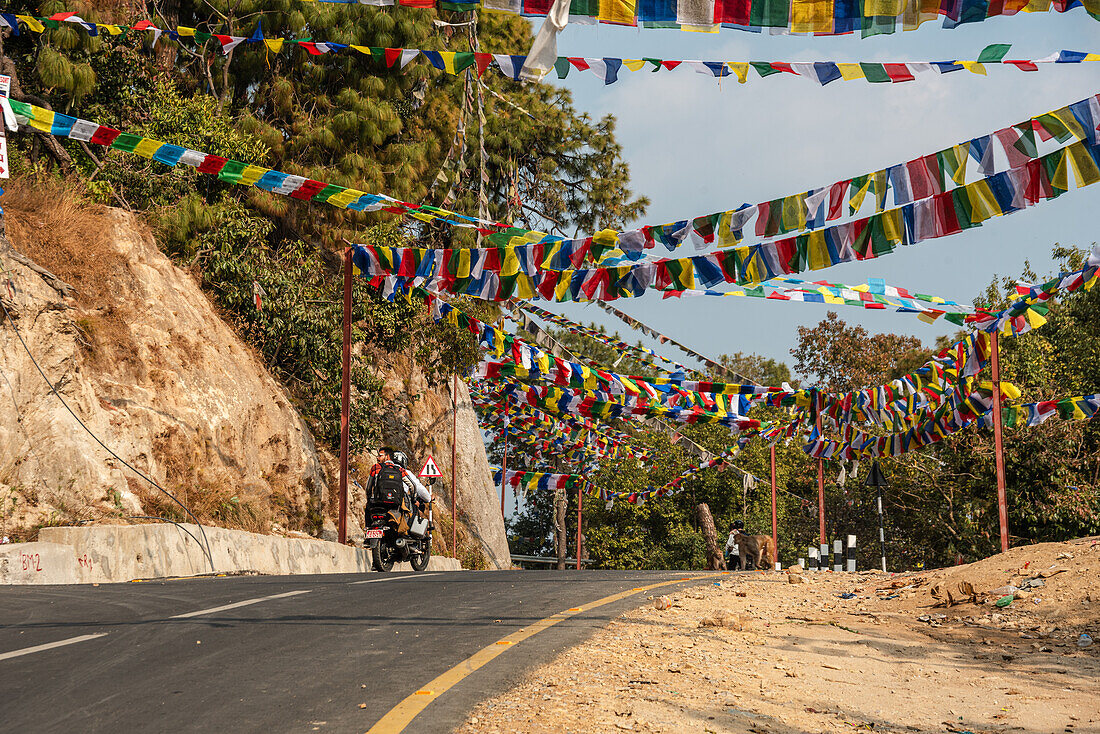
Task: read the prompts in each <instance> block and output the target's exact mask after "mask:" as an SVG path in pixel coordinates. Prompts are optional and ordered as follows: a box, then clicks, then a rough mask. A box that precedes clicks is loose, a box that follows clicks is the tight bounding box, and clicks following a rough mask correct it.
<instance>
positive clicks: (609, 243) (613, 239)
mask: <svg viewBox="0 0 1100 734" xmlns="http://www.w3.org/2000/svg"><path fill="white" fill-rule="evenodd" d="M592 244H595V245H600V246H601V247H614V246H615V245H617V244H619V233H618V232H616V231H615V230H613V229H601V230H600V231H599V232H597V233H596V234H594V235H592Z"/></svg>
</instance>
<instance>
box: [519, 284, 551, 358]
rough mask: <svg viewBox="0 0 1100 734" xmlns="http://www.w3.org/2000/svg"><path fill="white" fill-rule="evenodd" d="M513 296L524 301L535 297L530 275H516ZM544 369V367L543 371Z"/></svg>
mask: <svg viewBox="0 0 1100 734" xmlns="http://www.w3.org/2000/svg"><path fill="white" fill-rule="evenodd" d="M514 297H515V298H522V299H523V300H525V301H526V300H528V299H531V298H534V297H535V284H534V283H533V282H531V276H530V275H527V274H526V273H520V274H519V275H518V276H516V291H515V294H514ZM540 364H541V363H540ZM545 371H546V370H545V369H544V370H543V372H545Z"/></svg>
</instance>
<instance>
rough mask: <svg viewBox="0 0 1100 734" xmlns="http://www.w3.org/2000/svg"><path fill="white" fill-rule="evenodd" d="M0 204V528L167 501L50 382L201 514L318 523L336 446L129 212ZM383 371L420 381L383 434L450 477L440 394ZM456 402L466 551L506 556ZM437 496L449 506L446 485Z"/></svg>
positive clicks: (444, 400)
mask: <svg viewBox="0 0 1100 734" xmlns="http://www.w3.org/2000/svg"><path fill="white" fill-rule="evenodd" d="M7 214H8V216H7V217H6V219H7V224H8V235H9V237H10V240H8V239H0V264H2V265H3V271H2V272H0V298H3V303H4V305H5V307H6V308H7V309H8V311H9V313H10V314H11V322H8V321H7V320H5V319H4V318H3V313H0V406H3V407H0V535H9V536H12V537H13V538H16V539H30V538H31V537H32V536H33V535H34V534H35V532H36V530H37V528H39V527H42V526H44V525H66V524H75V523H83V522H115V523H118V522H127V521H131V520H130V519H131V518H134V517H137V516H141V515H156V516H166V517H172V518H173V519H175V518H178V517H180V512H179V510H178V507H176V506H175V505H174V504H173V503H172V502H171V500H169V499H168V498H167V497H166V496H165V495H164V494H162V493H161V492H159V491H158V490H157V489H156V488H155V487H153V486H152V485H151V484H150V483H149V482H147V481H145V480H143V479H142V478H141V477H139V476H138V474H137V473H135V472H134V471H131V470H130V469H127V468H126V467H125V466H123V464H122V463H121V462H120V461H119V460H118V459H116V458H114V457H112V456H111V454H110V453H108V451H107V450H106V449H105V448H104V447H103V446H101V445H100V444H99V443H97V441H96V438H93V436H92V435H90V434H89V432H87V431H85V430H84V429H83V428H81V426H80V423H79V422H78V421H77V419H76V417H74V416H73V415H72V414H70V413H69V412H68V411H67V410H66V408H65V407H64V405H63V404H62V402H61V400H59V399H58V396H60V397H61V398H63V399H64V401H65V402H66V403H68V405H69V407H70V408H71V409H72V412H73V413H75V416H77V417H79V419H80V420H81V421H83V422H84V424H86V425H87V427H88V428H89V429H90V431H91V433H92V434H94V435H95V437H98V438H99V439H100V440H102V442H103V444H105V445H106V446H107V447H110V449H112V450H113V451H114V452H115V453H117V454H118V456H119V457H121V458H122V459H124V460H125V461H126V462H128V463H129V464H131V465H132V466H133V468H134V469H136V470H138V471H140V472H142V473H144V474H145V475H147V476H148V477H149V478H150V479H152V480H153V481H155V482H156V483H158V484H159V485H160V486H162V487H164V488H165V489H166V490H168V491H169V492H172V493H173V494H175V495H177V496H178V497H179V498H180V499H181V500H182V501H183V502H184V503H185V504H187V505H188V506H189V507H190V508H191V509H192V510H193V511H195V513H196V514H198V515H199V516H200V518H202V519H203V521H204V522H209V523H212V524H217V525H223V526H227V527H238V528H243V529H247V530H252V531H254V532H263V533H267V532H272V531H275V532H280V531H304V532H309V533H310V534H321V533H322V531H323V528H326V527H327V528H328V529H329V531H330V532H331V528H332V527H333V526H332V523H331V518H332V517H333V516H334V514H335V502H334V497H333V494H334V492H333V491H330V488H332V489H334V488H335V474H334V473H333V472H332V468H333V467H334V466H335V462H334V461H332V459H331V457H328V456H326V455H325V454H324V453H323V452H321V451H319V450H318V447H317V446H316V445H315V442H314V440H313V437H312V435H311V433H310V430H309V428H308V426H307V425H306V424H305V423H304V422H303V420H302V419H301V418H300V416H299V415H298V413H297V412H296V411H295V409H294V407H293V405H292V403H291V400H290V397H289V396H288V395H287V394H286V393H285V391H284V390H283V389H282V388H281V386H280V385H279V384H278V383H277V382H276V381H275V380H274V379H273V378H272V377H271V376H270V375H269V374H268V372H267V371H266V369H265V368H264V366H263V364H262V363H261V362H260V361H259V360H258V359H257V357H256V356H255V355H254V354H253V353H252V352H251V351H250V350H249V349H248V347H247V346H246V345H244V344H243V343H241V341H240V340H239V339H238V338H237V336H236V334H235V333H234V332H233V331H232V329H230V328H229V327H228V326H227V325H226V324H225V322H224V321H222V320H221V318H220V317H219V316H218V314H217V312H216V310H215V309H214V307H213V306H212V305H211V304H210V302H209V301H208V300H207V298H206V297H205V295H204V294H203V293H202V291H201V290H200V288H199V286H198V284H197V283H196V282H195V280H194V279H193V278H192V277H191V275H190V274H188V273H187V272H185V271H183V270H180V269H179V268H177V267H175V266H174V265H173V264H172V263H171V262H170V261H169V260H168V258H166V257H165V256H164V255H163V254H162V253H161V252H160V251H159V250H158V248H157V246H156V244H155V242H154V240H153V238H152V236H151V235H150V234H149V232H148V231H147V229H146V228H145V226H144V225H143V223H142V222H141V221H140V220H138V219H137V218H136V217H134V216H132V215H129V214H127V213H125V212H122V211H120V210H114V209H98V208H89V207H84V206H82V205H80V204H77V203H74V202H73V201H58V202H50V203H49V205H39V206H34V207H29V210H24V211H19V210H18V209H17V210H16V211H9V212H8V213H7ZM44 268H46V269H48V271H47V270H45V269H44ZM50 271H52V272H50ZM55 274H56V276H57V277H54V275H55ZM9 280H10V286H9V285H8V282H9ZM70 286H71V287H70ZM13 326H14V327H16V328H17V329H18V334H19V335H20V336H22V339H23V342H25V347H24V345H23V343H21V342H20V339H19V338H18V336H17V334H16V331H15V329H13V328H12V327H13ZM32 357H33V360H32ZM34 360H36V361H37V363H38V365H39V366H40V367H41V370H42V372H43V373H44V374H45V376H46V377H47V378H48V379H49V380H50V381H51V382H52V383H53V384H54V385H55V386H56V387H57V393H58V396H55V395H54V394H52V392H51V388H50V386H49V385H48V384H47V383H46V381H45V380H44V379H43V377H42V375H41V374H40V373H39V371H38V367H36V366H35V362H34ZM383 374H385V375H386V380H387V392H388V393H391V394H392V395H393V396H399V394H400V393H402V392H404V393H405V394H406V395H407V394H409V391H413V392H412V394H417V395H421V399H420V400H418V401H412V402H408V401H406V402H407V403H408V405H409V407H408V409H398V410H395V412H394V416H395V421H394V425H393V426H390V427H387V436H388V437H391V439H392V442H393V443H394V444H396V445H399V446H402V447H403V448H405V449H407V450H408V452H409V453H410V455H412V456H413V457H414V459H415V460H417V461H422V460H423V459H424V458H426V453H433V454H434V455H435V459H436V461H437V462H438V463H439V464H440V465H441V467H443V468H444V472H445V473H447V474H448V485H447V486H448V487H449V474H450V472H449V465H450V429H451V420H450V418H451V411H450V398H449V394H448V393H447V392H446V391H445V390H444V391H442V392H441V391H439V390H431V389H428V387H427V385H426V384H424V383H423V377H422V375H421V374H420V373H419V372H418V370H416V368H415V366H414V365H411V364H402V363H400V361H399V362H398V363H395V364H394V366H393V369H392V370H389V369H387V370H384V372H383ZM399 375H403V376H399ZM461 388H462V386H461V385H460V397H463V396H465V392H464V390H462V389H461ZM464 405H465V407H464V408H463V409H461V410H460V415H459V432H460V439H459V440H460V443H459V453H460V468H461V471H462V474H463V477H462V479H461V480H460V502H461V503H463V510H464V512H460V519H462V518H463V517H466V518H468V519H467V523H466V524H467V525H468V528H466V527H461V524H460V528H461V530H462V531H463V533H462V534H463V535H465V536H466V537H467V538H468V539H477V538H480V539H481V542H476V546H477V553H475V554H474V555H477V556H479V557H481V558H483V559H484V561H485V562H486V564H485V565H488V566H489V567H501V566H504V567H506V566H507V562H508V561H507V553H508V551H507V543H506V541H505V539H504V531H503V524H502V522H501V520H500V516H499V512H497V513H496V514H495V515H493V514H492V513H488V512H487V511H486V508H487V507H488V506H490V505H491V502H492V500H491V498H492V497H495V492H494V491H493V488H492V485H491V480H489V478H488V465H487V463H486V460H485V453H484V448H483V446H482V443H481V439H480V435H479V434H478V431H477V425H476V421H475V420H474V418H473V412H472V410H470V409H469V405H468V399H466V402H465V404H464ZM326 468H327V469H328V470H329V471H328V472H326ZM416 468H419V466H418V467H416ZM437 495H438V496H440V498H441V500H442V506H443V509H444V515H446V516H447V517H448V518H449V513H448V512H447V511H446V508H449V506H450V492H449V490H444V491H439V492H437ZM487 495H488V496H487ZM352 500H353V505H352V511H351V514H350V520H351V524H350V529H351V532H352V533H353V534H354V532H355V531H356V530H359V531H360V532H361V518H362V497H361V495H360V493H356V492H354V485H353V492H352ZM447 531H448V532H447V533H446V542H447V543H448V544H449V542H450V533H449V526H448V527H447ZM440 534H441V535H442V533H440Z"/></svg>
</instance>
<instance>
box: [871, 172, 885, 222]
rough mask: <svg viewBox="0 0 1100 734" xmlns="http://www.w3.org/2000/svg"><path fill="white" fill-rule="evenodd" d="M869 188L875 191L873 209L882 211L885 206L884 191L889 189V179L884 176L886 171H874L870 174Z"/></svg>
mask: <svg viewBox="0 0 1100 734" xmlns="http://www.w3.org/2000/svg"><path fill="white" fill-rule="evenodd" d="M871 182H872V186H871V190H872V191H874V192H875V211H879V212H880V211H882V210H883V209H885V208H886V192H887V191H889V190H890V183H889V179H888V178H887V177H886V171H885V170H882V171H875V173H874V175H873V176H871Z"/></svg>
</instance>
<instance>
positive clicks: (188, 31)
mask: <svg viewBox="0 0 1100 734" xmlns="http://www.w3.org/2000/svg"><path fill="white" fill-rule="evenodd" d="M176 33H178V34H180V35H181V36H194V35H195V29H194V28H189V27H187V26H185V25H181V26H177V27H176Z"/></svg>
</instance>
